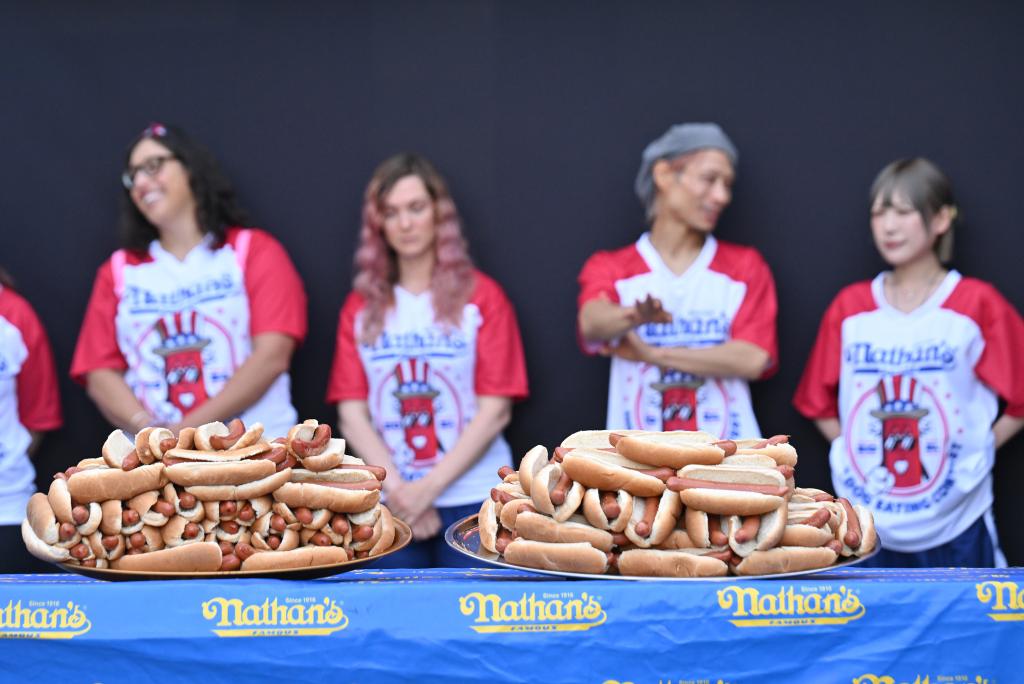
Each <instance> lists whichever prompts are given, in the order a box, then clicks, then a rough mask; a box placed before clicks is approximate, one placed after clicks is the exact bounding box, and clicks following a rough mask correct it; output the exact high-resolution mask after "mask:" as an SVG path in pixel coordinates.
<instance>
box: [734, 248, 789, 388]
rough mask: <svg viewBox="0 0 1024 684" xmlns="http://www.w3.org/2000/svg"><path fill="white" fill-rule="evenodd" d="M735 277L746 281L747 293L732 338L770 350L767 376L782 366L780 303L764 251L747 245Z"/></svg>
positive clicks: (737, 313)
mask: <svg viewBox="0 0 1024 684" xmlns="http://www.w3.org/2000/svg"><path fill="white" fill-rule="evenodd" d="M734 277H739V278H740V279H741V280H743V281H744V282H745V283H746V285H747V292H746V294H745V295H744V296H743V302H742V303H741V304H740V308H739V309H738V310H737V311H736V315H735V316H734V317H733V320H732V327H731V329H730V337H731V338H732V339H734V340H743V341H744V342H749V343H751V344H754V345H757V346H758V347H760V348H761V349H763V350H765V351H766V352H768V359H769V362H768V367H767V368H766V369H765V371H764V373H763V374H762V375H761V378H762V379H764V378H767V377H769V376H771V375H773V374H774V373H775V372H776V371H777V370H778V368H779V337H778V334H777V332H776V318H777V316H778V313H779V303H778V300H777V299H776V296H775V279H774V278H772V272H771V269H769V268H768V264H767V262H765V260H764V258H763V257H762V256H761V254H760V253H759V252H758V251H757V250H755V249H751V248H744V250H743V256H742V257H741V261H740V268H739V270H738V273H737V275H736V276H734Z"/></svg>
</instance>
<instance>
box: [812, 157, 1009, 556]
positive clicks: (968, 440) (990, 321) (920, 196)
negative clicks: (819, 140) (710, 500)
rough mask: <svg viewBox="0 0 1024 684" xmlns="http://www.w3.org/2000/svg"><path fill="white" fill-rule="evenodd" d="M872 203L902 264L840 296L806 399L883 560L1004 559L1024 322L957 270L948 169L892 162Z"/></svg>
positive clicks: (824, 327)
mask: <svg viewBox="0 0 1024 684" xmlns="http://www.w3.org/2000/svg"><path fill="white" fill-rule="evenodd" d="M870 201H871V205H870V207H871V233H872V236H873V237H874V241H875V246H876V247H877V249H878V252H879V254H880V255H881V256H882V258H883V259H884V260H885V261H886V263H888V264H889V266H890V267H891V270H888V271H884V272H882V273H880V274H878V275H877V276H876V277H875V278H874V279H873V280H871V281H864V282H860V283H855V284H853V285H850V286H848V287H846V288H845V289H843V290H842V291H841V292H840V293H839V294H838V295H837V296H836V298H835V300H833V302H832V304H831V305H830V306H829V308H828V310H827V311H826V312H825V317H824V319H823V320H822V322H821V328H820V329H819V331H818V339H817V341H816V343H815V346H814V349H813V351H812V353H811V356H810V359H809V360H808V362H807V366H806V368H805V370H804V375H803V378H802V380H801V382H800V386H799V387H798V389H797V392H796V396H795V398H794V404H795V405H796V408H797V410H799V411H800V412H801V413H802V414H804V415H805V416H807V417H808V418H811V419H813V420H814V422H815V424H816V425H817V427H818V428H819V430H821V433H822V434H823V435H825V437H826V438H827V439H829V440H830V441H831V442H832V449H831V453H830V463H831V469H832V483H833V485H834V487H835V491H836V494H837V495H838V496H841V497H845V498H847V499H849V500H850V501H851V502H852V503H853V504H857V505H863V506H865V507H866V508H868V509H869V510H870V511H871V513H872V514H873V515H874V519H875V525H876V527H877V529H878V536H879V540H880V541H881V545H882V551H881V552H880V553H879V555H878V556H877V557H876V558H873V559H871V560H870V561H868V563H869V564H874V565H880V566H889V567H931V566H960V567H964V566H967V567H992V566H994V565H995V566H1004V565H1005V564H1006V561H1005V559H1004V558H1003V554H1002V552H1001V551H1000V550H999V542H998V538H997V536H996V528H995V521H994V519H993V515H992V466H993V465H994V463H995V452H996V449H998V448H999V447H1000V446H1002V445H1003V444H1005V443H1006V442H1007V441H1008V440H1009V439H1010V438H1011V437H1013V435H1015V434H1016V433H1017V432H1018V431H1019V430H1020V429H1021V427H1024V357H1022V356H1021V354H1020V349H1021V348H1024V320H1022V319H1021V316H1020V314H1019V313H1018V312H1017V310H1016V309H1014V307H1013V305H1012V304H1010V303H1009V302H1007V301H1006V299H1004V298H1003V296H1002V295H1000V294H999V292H998V291H996V289H995V288H994V287H992V285H990V284H989V283H986V282H983V281H981V280H976V279H974V278H968V277H965V276H962V275H960V273H958V272H957V271H956V270H952V269H949V268H947V266H946V262H948V261H949V259H950V258H951V256H952V234H953V228H954V226H955V224H956V220H957V215H958V211H957V207H956V203H955V201H954V199H953V191H952V187H951V185H950V182H949V179H948V178H947V177H946V175H945V174H944V173H943V172H942V171H941V170H940V169H939V168H938V167H937V166H936V165H935V164H933V163H932V162H930V161H928V160H927V159H922V158H916V159H901V160H898V161H895V162H892V163H891V164H889V165H888V166H886V167H885V168H884V169H882V171H881V172H880V173H879V174H878V177H877V178H876V179H875V182H874V184H873V185H872V188H871V196H870ZM1000 399H1002V400H1004V401H1005V402H1006V409H1005V410H1004V411H1003V413H1002V415H999V400H1000Z"/></svg>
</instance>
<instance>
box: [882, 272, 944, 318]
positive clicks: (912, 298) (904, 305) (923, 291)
mask: <svg viewBox="0 0 1024 684" xmlns="http://www.w3.org/2000/svg"><path fill="white" fill-rule="evenodd" d="M945 275H946V272H945V271H944V270H943V269H941V268H940V269H939V270H938V271H936V272H935V273H933V274H932V275H931V276H930V277H929V278H928V280H927V281H926V282H925V284H924V285H923V286H922V287H921V288H920V289H918V288H907V287H897V286H896V283H895V282H893V274H892V273H890V274H889V275H888V277H886V279H885V284H886V285H887V286H888V288H889V292H888V294H887V298H888V300H889V303H890V304H892V306H893V308H895V309H899V310H900V311H902V312H903V313H910V312H911V311H913V310H914V309H916V308H917V307H919V306H921V305H922V304H924V303H925V302H926V301H927V300H928V297H930V296H931V294H932V292H934V291H935V288H936V286H937V285H938V284H939V283H940V282H941V281H942V279H943V278H944V277H945Z"/></svg>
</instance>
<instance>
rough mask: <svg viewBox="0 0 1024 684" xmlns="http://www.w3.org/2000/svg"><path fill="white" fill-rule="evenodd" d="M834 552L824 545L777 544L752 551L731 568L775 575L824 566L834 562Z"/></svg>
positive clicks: (757, 573)
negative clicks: (765, 548)
mask: <svg viewBox="0 0 1024 684" xmlns="http://www.w3.org/2000/svg"><path fill="white" fill-rule="evenodd" d="M836 557H837V556H836V553H835V551H833V550H832V549H829V548H828V547H825V546H818V547H813V548H811V547H805V546H777V547H775V548H774V549H769V550H767V551H754V552H753V553H751V554H750V555H749V556H747V557H746V558H744V559H743V560H742V561H740V563H739V564H738V565H736V566H735V567H734V568H733V572H735V573H736V574H737V575H777V574H779V573H783V572H800V571H801V570H814V569H816V568H824V567H827V566H829V565H832V563H835V562H836Z"/></svg>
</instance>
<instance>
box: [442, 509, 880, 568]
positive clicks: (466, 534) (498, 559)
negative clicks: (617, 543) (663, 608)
mask: <svg viewBox="0 0 1024 684" xmlns="http://www.w3.org/2000/svg"><path fill="white" fill-rule="evenodd" d="M444 540H445V541H446V542H448V546H450V547H452V548H453V549H455V550H456V551H458V552H459V553H463V554H465V555H467V556H469V557H470V558H472V559H474V560H478V561H482V562H484V563H486V564H488V565H495V566H498V567H501V568H509V569H510V570H518V571H520V572H535V573H538V574H541V575H554V576H556V577H570V578H574V579H597V580H630V581H641V582H736V581H743V580H751V579H755V580H759V579H781V578H785V577H799V576H805V575H817V574H823V573H828V572H831V571H833V570H837V569H839V568H848V567H850V566H851V565H857V564H858V563H860V562H862V561H865V560H867V559H868V558H871V557H872V556H874V555H875V554H876V553H878V549H879V547H878V546H876V547H875V550H874V551H872V552H871V553H869V554H868V555H866V556H861V557H857V556H852V557H850V558H848V559H845V560H843V561H840V562H838V563H833V564H832V565H829V566H828V567H824V568H815V569H813V570H800V571H798V572H785V573H779V574H777V575H725V576H724V577H632V576H626V575H594V574H590V573H585V572H560V571H558V570H538V569H536V568H527V567H523V566H522V565H513V564H512V563H508V562H506V561H505V559H504V558H503V557H502V556H500V555H499V554H497V553H491V552H490V551H488V550H486V549H482V548H480V526H479V524H477V516H476V514H473V515H470V516H467V517H465V518H463V519H462V520H458V521H456V522H454V523H452V525H451V527H449V528H448V529H447V530H445V533H444Z"/></svg>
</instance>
